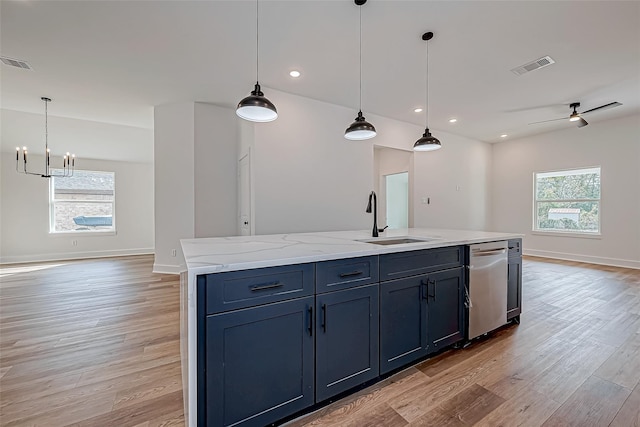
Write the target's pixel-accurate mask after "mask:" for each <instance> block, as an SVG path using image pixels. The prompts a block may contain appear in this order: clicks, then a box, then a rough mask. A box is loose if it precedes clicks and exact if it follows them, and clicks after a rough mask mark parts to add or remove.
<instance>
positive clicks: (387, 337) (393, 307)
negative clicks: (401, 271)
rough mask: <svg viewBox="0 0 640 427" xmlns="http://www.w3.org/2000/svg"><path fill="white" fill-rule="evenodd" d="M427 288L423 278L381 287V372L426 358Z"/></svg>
mask: <svg viewBox="0 0 640 427" xmlns="http://www.w3.org/2000/svg"><path fill="white" fill-rule="evenodd" d="M426 287H427V283H426V281H425V277H424V276H415V277H409V278H404V279H398V280H391V281H388V282H383V283H381V284H380V373H382V374H384V373H387V372H389V371H391V370H393V369H396V368H399V367H401V366H404V365H407V364H409V363H411V362H413V361H415V360H417V359H420V358H421V357H424V356H426V355H427V348H428V341H427V319H428V313H427V309H428V306H427V289H426Z"/></svg>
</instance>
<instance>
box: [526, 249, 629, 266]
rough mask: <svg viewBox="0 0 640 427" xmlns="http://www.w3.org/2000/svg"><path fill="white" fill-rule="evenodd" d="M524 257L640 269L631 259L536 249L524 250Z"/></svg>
mask: <svg viewBox="0 0 640 427" xmlns="http://www.w3.org/2000/svg"><path fill="white" fill-rule="evenodd" d="M523 254H524V255H531V256H537V257H542V258H555V259H562V260H565V261H578V262H587V263H590V264H599V265H611V266H613V267H625V268H635V269H640V261H635V260H632V259H619V258H606V257H596V256H591V255H579V254H569V253H564V252H552V251H541V250H537V249H526V248H525V249H524V250H523Z"/></svg>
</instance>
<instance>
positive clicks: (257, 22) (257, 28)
mask: <svg viewBox="0 0 640 427" xmlns="http://www.w3.org/2000/svg"><path fill="white" fill-rule="evenodd" d="M258 30H259V19H258V0H256V83H258V82H259V81H260V79H259V78H258V76H259V73H258V72H259V68H258V64H259V62H258V55H259V52H260V37H258Z"/></svg>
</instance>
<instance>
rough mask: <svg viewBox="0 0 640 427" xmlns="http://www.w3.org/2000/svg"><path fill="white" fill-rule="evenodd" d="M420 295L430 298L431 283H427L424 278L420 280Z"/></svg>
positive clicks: (423, 297)
mask: <svg viewBox="0 0 640 427" xmlns="http://www.w3.org/2000/svg"><path fill="white" fill-rule="evenodd" d="M420 289H421V291H420V295H421V297H422V299H429V285H428V282H427V283H425V282H424V280H420Z"/></svg>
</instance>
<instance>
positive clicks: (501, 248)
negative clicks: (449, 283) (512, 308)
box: [467, 241, 507, 339]
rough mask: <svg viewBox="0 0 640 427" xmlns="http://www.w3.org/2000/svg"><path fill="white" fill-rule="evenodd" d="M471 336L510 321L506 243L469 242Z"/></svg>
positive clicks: (470, 337)
mask: <svg viewBox="0 0 640 427" xmlns="http://www.w3.org/2000/svg"><path fill="white" fill-rule="evenodd" d="M467 305H468V307H469V339H472V338H475V337H477V336H480V335H482V334H485V333H487V332H490V331H493V330H494V329H496V328H499V327H500V326H502V325H504V324H506V323H507V242H506V241H501V242H490V243H479V244H476V245H469V301H468V302H467Z"/></svg>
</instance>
